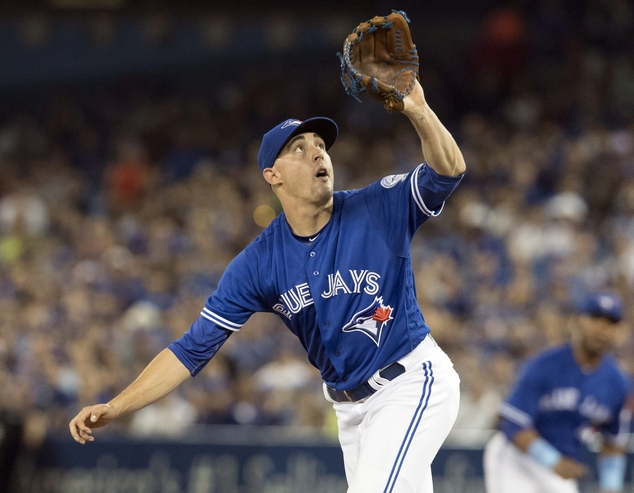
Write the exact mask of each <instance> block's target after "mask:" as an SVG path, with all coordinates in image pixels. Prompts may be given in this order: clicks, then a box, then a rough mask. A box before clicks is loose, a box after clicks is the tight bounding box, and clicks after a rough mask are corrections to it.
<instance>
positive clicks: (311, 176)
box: [274, 132, 334, 203]
mask: <svg viewBox="0 0 634 493" xmlns="http://www.w3.org/2000/svg"><path fill="white" fill-rule="evenodd" d="M274 167H275V169H276V171H277V172H278V173H279V176H280V180H281V183H282V186H283V187H284V189H285V192H286V193H287V194H289V195H291V196H294V197H296V198H299V199H304V200H308V201H310V202H315V203H323V202H324V201H326V202H327V201H329V200H330V199H331V198H332V194H333V190H334V172H333V169H332V162H331V161H330V156H329V155H328V153H327V152H326V144H325V143H324V140H323V139H322V138H321V136H319V134H316V133H312V132H306V133H303V134H299V135H296V136H295V137H293V138H292V139H291V140H290V141H289V142H288V144H286V146H285V147H284V149H283V150H282V152H281V153H280V154H279V156H278V157H277V159H276V160H275V165H274Z"/></svg>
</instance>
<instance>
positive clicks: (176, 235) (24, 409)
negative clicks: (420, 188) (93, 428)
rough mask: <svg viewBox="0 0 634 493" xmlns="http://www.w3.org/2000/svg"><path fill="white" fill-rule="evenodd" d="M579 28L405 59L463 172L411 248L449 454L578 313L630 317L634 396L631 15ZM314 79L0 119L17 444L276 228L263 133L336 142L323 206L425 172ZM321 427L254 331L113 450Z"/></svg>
mask: <svg viewBox="0 0 634 493" xmlns="http://www.w3.org/2000/svg"><path fill="white" fill-rule="evenodd" d="M526 4H531V5H532V3H531V2H527V3H526ZM583 5H584V8H580V9H579V8H567V7H566V5H565V3H563V2H558V1H555V0H551V1H543V2H537V3H536V5H532V7H531V8H530V9H527V8H515V9H513V8H504V9H500V10H497V11H493V12H491V14H490V15H489V16H488V17H487V18H486V19H483V20H482V22H481V24H480V25H479V29H478V30H477V32H474V33H473V40H472V41H473V42H472V43H470V44H469V46H470V49H469V51H467V52H465V53H464V54H463V56H462V58H459V59H456V58H455V57H451V58H443V57H442V56H441V54H436V56H434V57H430V56H429V55H428V56H427V57H425V55H422V60H423V61H424V62H425V63H424V64H423V66H422V68H421V82H422V85H423V87H424V88H425V90H426V95H427V97H428V100H429V102H430V105H431V106H432V108H433V109H434V110H435V111H436V113H438V114H439V116H440V118H441V120H443V122H445V124H446V125H447V127H448V128H449V129H450V131H451V132H452V133H453V134H454V136H455V137H456V139H457V141H458V143H459V145H460V147H461V149H462V152H463V153H464V155H465V158H466V162H467V167H468V171H467V174H466V176H465V179H464V180H463V183H462V184H461V185H460V187H459V188H458V189H457V190H456V192H455V193H454V194H453V196H452V197H451V198H450V200H449V201H448V202H447V205H446V207H445V208H444V210H443V212H442V214H441V215H440V216H439V217H437V218H432V219H430V220H429V221H428V222H427V223H425V224H424V225H423V227H422V228H421V230H420V231H419V233H418V234H417V236H416V238H415V239H414V242H413V245H412V255H413V264H414V266H415V269H416V275H417V293H418V298H419V302H420V306H421V307H422V309H423V313H424V315H425V317H426V320H427V322H428V324H429V325H430V326H431V327H432V333H433V334H434V337H435V338H436V339H437V341H438V342H439V344H440V345H441V346H442V347H443V348H444V349H445V351H446V352H447V353H448V354H449V355H450V356H451V357H452V359H453V360H454V362H455V364H456V367H457V369H458V372H459V373H460V375H461V378H462V394H463V396H462V400H463V402H462V407H461V413H460V415H459V417H458V422H457V424H456V433H458V434H459V437H458V438H460V437H462V438H463V439H468V438H469V437H471V436H472V435H471V433H477V432H478V431H479V430H487V429H488V428H490V427H491V426H492V425H493V421H494V418H495V410H496V407H497V405H498V404H499V402H500V400H501V399H503V398H504V396H505V394H506V392H507V391H508V389H509V385H510V383H511V382H512V380H513V377H514V374H515V371H516V369H517V367H518V365H519V364H521V362H522V361H523V360H524V359H525V358H526V357H527V356H528V355H530V354H532V353H534V352H535V351H538V350H541V349H543V348H545V347H547V346H551V345H554V344H558V343H561V342H563V341H565V340H566V339H567V337H568V334H569V330H570V323H571V320H572V318H571V315H573V314H574V313H575V304H576V303H577V302H578V300H579V299H580V297H581V296H582V294H583V293H584V292H585V291H587V290H600V289H612V290H615V291H617V292H618V293H620V294H621V295H622V296H623V298H624V300H626V317H625V323H624V327H623V331H622V332H621V337H620V340H619V345H618V347H617V348H616V354H617V356H618V357H619V358H620V359H621V361H622V364H623V367H624V369H625V370H626V371H628V372H630V373H631V374H634V367H633V365H634V359H632V358H631V354H632V349H633V341H632V337H631V333H632V327H634V313H633V312H632V310H631V309H630V306H629V305H630V303H629V300H631V299H632V296H633V295H634V117H633V115H634V12H633V7H632V5H631V4H630V3H629V2H627V1H626V0H620V1H619V0H604V1H596V2H586V3H584V4H583ZM445 49H447V47H445ZM439 50H440V52H442V49H441V48H439ZM426 58H427V59H426ZM330 63H331V64H332V63H334V62H332V61H330ZM307 67H308V68H310V69H307ZM319 68H320V67H319V66H317V67H311V66H310V65H308V62H307V61H306V60H302V61H301V62H298V63H297V65H291V66H290V68H289V66H288V65H287V66H285V67H283V68H280V69H275V70H269V71H263V70H261V67H253V68H252V70H245V71H243V72H241V73H239V74H238V75H236V76H235V77H234V78H233V79H231V80H223V81H219V82H213V81H209V83H208V84H205V83H203V82H202V81H201V80H200V79H199V78H198V74H197V72H196V71H195V70H192V71H190V72H187V71H184V72H183V73H182V74H179V75H177V76H175V75H169V76H167V75H166V76H165V78H161V77H158V78H157V77H149V76H148V77H142V76H139V77H134V78H132V77H129V78H125V80H118V81H114V82H110V83H107V84H102V83H95V84H93V85H90V84H89V85H88V86H81V87H73V86H70V87H55V88H52V89H50V90H47V91H44V92H45V93H43V92H42V91H40V92H37V93H35V94H29V95H28V98H29V101H30V103H29V104H26V103H25V104H14V105H9V106H7V107H6V108H5V110H4V112H3V114H2V115H1V119H0V408H1V409H3V410H4V411H5V412H8V413H14V414H17V415H19V416H23V417H27V418H28V419H27V432H28V433H27V436H30V437H31V439H32V440H34V441H36V440H37V439H38V437H41V436H42V434H43V433H45V432H46V431H51V430H65V429H66V427H67V423H68V421H69V420H70V418H71V417H72V416H74V415H75V413H76V412H77V410H78V409H79V408H81V407H82V406H84V405H88V404H92V403H95V402H106V401H107V400H108V399H110V398H112V397H113V396H114V395H116V394H117V393H118V392H119V391H121V390H122V389H123V388H124V387H125V386H126V385H127V384H128V383H130V382H131V381H132V380H133V379H134V378H135V377H136V376H137V375H138V374H139V373H140V371H141V370H142V369H143V368H144V367H145V366H146V365H147V363H149V361H150V360H151V359H152V358H153V357H154V356H155V355H156V354H157V353H158V352H159V351H161V350H162V349H163V348H164V347H165V346H166V345H167V344H169V342H170V341H171V340H173V339H175V338H177V337H180V335H181V334H182V333H183V332H184V331H186V330H187V329H188V328H189V326H190V324H191V323H192V322H193V321H194V320H195V319H196V317H197V316H198V313H199V312H200V309H201V308H202V306H203V304H204V302H205V299H206V298H207V297H208V296H209V295H210V294H211V293H212V292H213V290H214V288H215V286H216V284H217V282H218V279H219V277H220V276H221V274H222V272H223V270H224V268H225V267H226V265H227V263H228V262H229V261H230V260H231V259H232V258H233V257H234V256H235V255H236V254H237V253H238V252H239V251H240V250H241V249H242V248H244V247H245V246H246V245H247V244H248V243H249V242H250V241H251V240H252V239H253V238H255V236H257V234H259V233H260V232H261V231H262V229H263V228H264V227H265V226H266V225H267V224H268V223H269V222H270V221H271V219H272V218H273V217H274V216H275V214H277V213H279V212H280V207H279V204H278V203H277V202H276V200H275V197H274V195H273V194H272V193H271V191H270V189H269V187H268V186H267V185H266V183H265V182H264V180H263V179H262V177H261V173H260V171H259V169H258V167H257V165H256V159H255V156H256V154H257V151H258V148H259V144H260V139H261V136H262V134H263V133H264V132H265V131H266V130H268V129H269V128H270V127H272V126H273V125H274V124H276V123H278V122H279V121H281V120H283V119H285V118H290V117H296V118H301V119H305V118H308V117H311V116H315V115H323V116H328V117H331V118H333V119H334V120H335V121H337V123H338V124H339V126H340V138H339V141H338V142H337V144H336V145H335V146H334V147H333V148H332V151H331V157H332V160H333V163H334V165H335V187H336V189H350V188H358V187H361V186H364V185H366V184H369V183H371V182H372V181H374V180H377V179H380V178H381V177H382V176H385V175H388V174H393V173H403V172H407V171H408V170H410V169H412V168H413V167H415V166H416V165H417V164H418V163H420V162H421V160H422V156H421V153H420V143H419V141H418V139H417V137H416V134H415V132H414V130H413V129H412V128H411V126H410V124H409V123H408V121H407V119H406V118H405V117H403V116H402V115H398V114H397V115H387V114H385V112H384V110H383V108H382V107H381V105H380V104H378V103H375V102H373V101H366V102H364V103H362V104H360V103H358V102H357V101H355V100H354V99H352V98H350V97H347V96H346V95H345V94H344V92H343V88H342V87H341V85H340V83H339V81H338V80H337V79H336V78H333V80H324V79H321V78H320V79H316V78H315V74H316V73H318V72H319ZM194 81H195V82H194ZM190 83H191V84H190ZM7 108H8V109H7ZM626 356H629V357H626ZM332 419H333V416H332V413H331V410H330V404H328V403H327V402H326V401H325V399H324V398H323V394H322V387H321V380H320V378H319V374H318V372H317V370H315V369H314V368H312V367H311V366H310V365H309V364H308V363H307V361H306V359H305V355H304V352H303V350H302V349H301V347H300V345H299V343H298V342H297V341H296V340H295V338H294V336H293V335H292V334H291V333H290V332H289V331H287V330H286V329H285V328H284V326H283V324H282V323H281V321H279V320H278V319H277V318H276V317H275V316H274V315H256V316H254V317H252V319H251V320H250V321H249V322H248V323H247V324H246V325H245V326H244V327H243V328H242V330H241V331H240V332H239V333H236V334H234V335H232V336H231V337H230V338H229V340H228V341H227V343H226V344H225V346H224V347H223V348H222V349H221V350H220V352H219V353H218V355H217V356H216V357H215V358H214V359H212V361H211V362H210V363H209V364H208V365H207V367H206V368H205V369H204V371H202V372H201V374H200V375H198V376H197V377H196V378H193V379H191V380H190V381H188V382H186V383H185V384H184V385H183V386H182V387H181V388H179V389H178V390H177V391H175V392H174V393H173V394H172V395H170V396H169V397H167V398H166V399H164V400H163V401H161V402H160V403H157V404H155V405H153V406H151V407H149V408H146V409H145V410H142V411H140V412H138V413H136V414H135V415H133V416H131V417H129V418H126V419H124V420H122V421H121V422H120V423H116V424H115V425H113V431H119V432H123V433H131V434H136V435H139V436H147V435H152V434H163V435H178V434H179V433H181V432H183V431H185V430H187V429H188V428H189V427H191V426H192V425H197V424H258V425H296V426H311V427H320V428H323V429H324V430H325V431H326V432H327V433H330V432H332V430H334V427H333V424H332ZM465 437H466V438H465Z"/></svg>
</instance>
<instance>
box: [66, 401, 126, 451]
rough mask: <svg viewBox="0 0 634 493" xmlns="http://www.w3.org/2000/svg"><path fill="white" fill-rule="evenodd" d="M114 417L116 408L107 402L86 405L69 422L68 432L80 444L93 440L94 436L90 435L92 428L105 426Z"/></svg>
mask: <svg viewBox="0 0 634 493" xmlns="http://www.w3.org/2000/svg"><path fill="white" fill-rule="evenodd" d="M116 417H117V411H116V409H115V408H114V407H112V406H111V405H109V404H95V405H94V406H87V407H85V408H83V409H82V410H81V411H79V413H77V416H75V417H74V418H73V419H72V420H71V422H70V423H69V425H68V427H69V428H70V434H71V435H72V436H73V438H74V439H75V441H76V442H78V443H81V444H82V445H84V444H85V443H86V442H93V441H94V440H95V438H94V437H93V436H92V430H93V429H94V428H101V427H102V426H106V425H107V424H108V423H110V422H111V421H112V420H113V419H115V418H116Z"/></svg>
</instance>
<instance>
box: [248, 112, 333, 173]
mask: <svg viewBox="0 0 634 493" xmlns="http://www.w3.org/2000/svg"><path fill="white" fill-rule="evenodd" d="M304 132H315V133H318V134H319V135H320V136H321V138H322V139H324V143H325V144H326V150H328V149H330V147H332V145H333V144H334V143H335V141H336V140H337V136H338V135H339V129H338V128H337V124H336V123H335V122H334V121H332V120H331V119H330V118H325V117H322V116H317V117H315V118H309V119H308V120H304V121H302V120H297V119H296V118H290V119H288V120H284V121H283V122H282V123H280V124H278V125H276V126H275V127H273V128H272V129H271V130H269V131H268V132H267V133H265V134H264V137H263V138H262V145H261V146H260V152H258V166H260V169H261V170H262V171H264V170H265V169H266V168H270V167H272V166H273V163H274V162H275V160H276V159H277V156H278V154H279V153H280V151H281V150H282V149H283V148H284V146H285V145H286V144H287V143H288V141H289V140H290V139H291V137H293V136H295V135H297V134H303V133H304Z"/></svg>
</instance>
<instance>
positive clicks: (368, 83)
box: [337, 11, 418, 113]
mask: <svg viewBox="0 0 634 493" xmlns="http://www.w3.org/2000/svg"><path fill="white" fill-rule="evenodd" d="M408 23H409V19H408V18H407V15H406V14H405V12H403V11H393V12H392V13H391V14H390V15H388V16H376V17H373V18H372V19H370V20H368V21H366V22H362V23H361V24H359V25H358V26H357V27H356V28H355V29H354V30H353V31H352V34H349V35H348V37H346V40H345V42H344V44H343V54H342V53H337V55H338V56H339V58H340V60H341V82H342V83H343V87H344V88H345V90H346V94H349V95H350V96H353V97H354V98H356V99H357V100H359V101H361V99H360V98H359V96H360V95H361V93H363V92H366V93H367V94H368V95H369V96H371V97H372V98H374V99H377V100H379V101H383V105H384V106H385V109H387V111H388V112H389V113H391V112H392V111H402V110H403V107H404V104H403V98H404V97H405V96H407V95H408V94H409V93H410V91H411V90H412V88H413V87H414V81H415V80H416V79H418V52H417V51H416V45H415V44H414V43H413V42H412V36H411V34H410V32H409V26H408Z"/></svg>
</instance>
